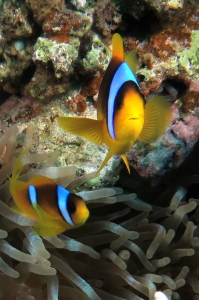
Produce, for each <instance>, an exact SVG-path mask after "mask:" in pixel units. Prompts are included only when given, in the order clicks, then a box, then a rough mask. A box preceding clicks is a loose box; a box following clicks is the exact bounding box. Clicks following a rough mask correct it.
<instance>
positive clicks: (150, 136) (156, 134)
mask: <svg viewBox="0 0 199 300" xmlns="http://www.w3.org/2000/svg"><path fill="white" fill-rule="evenodd" d="M171 115H172V111H171V107H170V104H169V102H168V100H167V99H166V98H165V97H163V96H157V97H155V98H153V99H152V100H150V101H149V102H148V103H147V104H146V106H145V113H144V126H143V129H142V131H141V133H140V136H139V140H141V141H143V142H145V143H153V142H155V141H156V140H157V139H158V138H160V137H161V135H163V134H164V132H165V131H166V129H167V127H168V126H169V124H170V122H171Z"/></svg>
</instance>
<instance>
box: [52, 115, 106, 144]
mask: <svg viewBox="0 0 199 300" xmlns="http://www.w3.org/2000/svg"><path fill="white" fill-rule="evenodd" d="M57 122H58V124H59V126H60V127H61V128H62V129H63V130H65V131H67V132H69V133H71V134H75V135H78V136H80V137H83V138H86V139H87V140H89V141H91V142H93V143H95V144H97V145H101V144H102V143H103V141H102V126H103V120H93V119H88V118H73V117H58V118H57Z"/></svg>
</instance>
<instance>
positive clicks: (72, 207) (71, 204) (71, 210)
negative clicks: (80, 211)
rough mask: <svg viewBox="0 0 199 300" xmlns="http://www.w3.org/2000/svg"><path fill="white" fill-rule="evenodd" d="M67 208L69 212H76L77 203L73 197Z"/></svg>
mask: <svg viewBox="0 0 199 300" xmlns="http://www.w3.org/2000/svg"><path fill="white" fill-rule="evenodd" d="M67 210H68V212H69V214H74V213H75V212H76V205H75V203H74V201H73V200H72V199H69V200H68V203H67Z"/></svg>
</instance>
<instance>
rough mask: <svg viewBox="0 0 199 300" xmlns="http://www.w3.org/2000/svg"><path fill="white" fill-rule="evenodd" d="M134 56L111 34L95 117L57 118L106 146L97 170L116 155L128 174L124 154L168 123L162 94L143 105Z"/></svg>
mask: <svg viewBox="0 0 199 300" xmlns="http://www.w3.org/2000/svg"><path fill="white" fill-rule="evenodd" d="M135 57H136V55H135V52H131V53H129V54H128V55H126V56H125V55H124V49H123V41H122V38H121V36H120V35H119V34H117V33H116V34H114V36H113V39H112V59H111V61H110V63H109V65H108V67H107V69H106V72H105V74H104V77H103V80H102V83H101V86H100V90H99V95H98V100H97V120H93V119H89V118H87V119H85V118H75V117H74V118H73V117H58V118H57V121H58V124H59V125H60V126H61V128H62V129H64V130H65V131H67V132H69V133H72V134H75V135H78V136H81V137H84V138H86V139H88V140H90V141H91V142H93V143H95V144H97V145H102V144H103V143H104V144H106V145H107V147H108V148H109V152H108V154H107V156H106V158H105V159H104V161H103V162H102V165H101V166H100V168H99V170H98V172H99V171H100V170H101V169H102V168H103V167H104V166H105V164H106V163H107V162H108V160H109V159H110V158H111V157H112V156H113V155H114V154H120V155H121V157H122V159H123V161H124V163H125V164H126V167H127V169H128V171H129V173H130V168H129V164H128V161H127V158H126V155H125V153H126V152H127V151H128V150H129V149H130V148H131V147H132V146H133V144H134V143H135V141H136V140H137V139H139V140H141V141H143V142H146V143H152V142H154V141H156V140H157V139H158V138H159V137H160V136H161V135H162V134H163V133H164V132H165V131H166V128H167V127H168V125H169V123H170V122H171V108H170V105H169V103H168V101H167V100H166V99H165V98H164V97H162V96H158V97H155V98H153V99H152V100H150V101H149V102H148V103H147V104H146V105H145V99H144V97H143V95H142V94H141V92H140V87H139V83H138V81H137V79H136V77H135V75H134V72H135V71H136V58H135Z"/></svg>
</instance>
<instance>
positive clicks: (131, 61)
mask: <svg viewBox="0 0 199 300" xmlns="http://www.w3.org/2000/svg"><path fill="white" fill-rule="evenodd" d="M124 60H125V62H126V63H127V65H128V66H129V68H130V69H131V71H132V72H133V73H136V71H137V51H136V50H132V51H131V52H129V53H128V54H126V55H125V59H124Z"/></svg>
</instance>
